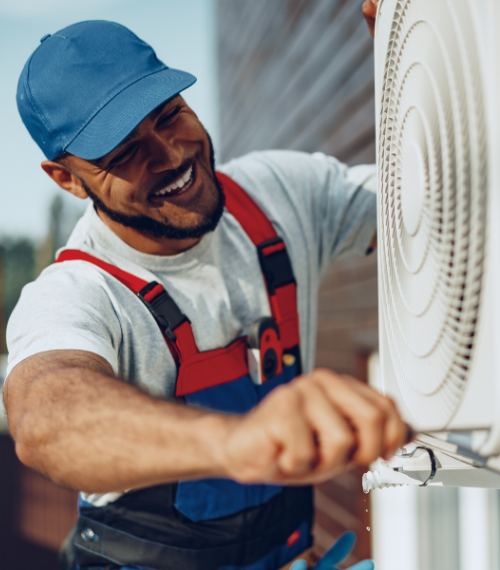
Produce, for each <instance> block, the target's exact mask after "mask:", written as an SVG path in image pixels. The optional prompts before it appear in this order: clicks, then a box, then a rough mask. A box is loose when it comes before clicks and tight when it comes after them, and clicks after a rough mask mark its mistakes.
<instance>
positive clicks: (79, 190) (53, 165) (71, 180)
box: [41, 160, 88, 200]
mask: <svg viewBox="0 0 500 570" xmlns="http://www.w3.org/2000/svg"><path fill="white" fill-rule="evenodd" d="M41 166H42V168H43V170H44V171H45V172H46V173H47V174H48V175H49V176H50V177H51V178H52V180H53V181H54V182H55V183H56V184H57V185H58V186H60V187H61V188H62V189H63V190H66V192H69V193H70V194H73V195H74V196H76V197H77V198H81V199H82V200H85V198H88V194H87V192H85V188H84V187H83V185H82V181H81V180H80V179H79V178H78V176H76V175H75V174H73V172H71V170H70V169H69V168H68V167H67V166H64V164H60V163H58V162H53V161H52V160H44V161H43V162H42V164H41Z"/></svg>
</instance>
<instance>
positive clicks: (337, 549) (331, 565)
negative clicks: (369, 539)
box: [290, 532, 375, 570]
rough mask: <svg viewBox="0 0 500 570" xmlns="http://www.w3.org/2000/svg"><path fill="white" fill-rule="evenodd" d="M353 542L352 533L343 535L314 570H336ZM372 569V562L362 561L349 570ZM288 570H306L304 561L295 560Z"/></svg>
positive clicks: (354, 537)
mask: <svg viewBox="0 0 500 570" xmlns="http://www.w3.org/2000/svg"><path fill="white" fill-rule="evenodd" d="M355 542H356V535H355V534H354V533H353V532H346V533H344V534H343V535H342V536H341V537H340V538H339V539H338V540H337V542H336V543H335V544H334V545H333V546H332V547H331V548H330V550H329V551H328V552H327V553H326V554H325V555H324V556H323V558H322V559H321V560H320V561H319V562H318V563H317V564H316V566H315V567H314V570H336V569H337V565H338V564H340V563H341V562H343V561H344V560H345V559H346V558H347V557H348V556H349V554H350V552H351V550H352V549H353V547H354V543H355ZM374 568H375V564H374V563H373V561H372V560H363V561H362V562H358V564H355V565H354V566H351V568H350V569H349V570H374ZM290 570H307V563H306V561H305V560H297V561H296V562H294V563H293V564H292V567H291V568H290Z"/></svg>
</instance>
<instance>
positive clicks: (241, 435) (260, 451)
mask: <svg viewBox="0 0 500 570" xmlns="http://www.w3.org/2000/svg"><path fill="white" fill-rule="evenodd" d="M4 396H5V400H6V406H7V411H8V417H9V424H10V428H11V432H12V435H13V436H14V439H15V441H16V451H17V454H18V456H19V458H20V459H21V461H22V462H23V463H25V464H26V465H28V466H30V467H32V468H34V469H37V470H38V471H41V472H42V473H44V474H46V475H47V476H48V477H50V478H51V479H52V480H53V481H55V482H56V483H59V484H61V485H65V486H68V487H71V488H74V489H77V490H80V491H84V492H88V493H106V492H112V491H123V490H125V489H134V488H140V487H145V486H150V485H156V484H161V483H167V482H171V481H176V480H179V479H194V478H203V477H230V478H232V479H235V480H238V481H241V482H245V483H256V482H269V483H270V482H276V483H278V482H279V483H287V484H307V483H312V482H317V481H324V480H326V479H329V478H330V477H331V476H332V475H333V474H335V473H336V472H338V471H339V470H341V469H343V468H345V467H347V466H348V465H349V464H351V463H353V462H354V463H357V464H363V465H366V464H368V463H370V462H371V461H373V460H374V459H375V458H376V457H378V456H379V455H389V454H392V453H393V452H394V450H395V449H396V448H397V447H399V446H401V445H402V444H403V443H404V440H405V437H406V426H405V425H404V424H403V422H402V421H401V419H400V418H399V415H398V413H397V412H396V409H395V407H394V405H393V403H392V402H391V401H390V400H389V399H387V398H385V397H383V396H381V395H380V394H378V393H376V392H375V391H373V390H371V389H370V388H368V387H367V386H365V385H363V384H361V383H358V382H357V381H355V380H353V379H350V378H346V377H340V376H338V375H336V374H334V373H333V372H331V371H328V370H316V371H314V372H312V373H311V374H309V375H307V376H302V377H300V378H299V379H296V380H294V381H293V382H291V383H290V384H288V385H286V386H283V387H280V388H277V389H276V390H274V391H273V392H271V394H270V395H269V396H268V397H267V398H265V399H264V401H263V402H261V403H260V404H259V405H258V406H257V407H256V408H255V409H254V410H253V411H252V412H250V413H248V414H245V415H243V416H236V415H224V414H216V413H211V412H208V411H204V410H200V409H196V408H193V407H189V406H185V405H180V404H177V403H173V402H171V401H166V400H158V399H153V398H151V397H150V396H148V395H146V394H144V393H142V392H140V391H139V390H137V389H136V388H134V387H132V386H130V385H128V384H126V383H125V382H123V381H120V380H118V379H116V378H115V377H114V376H113V372H112V369H111V366H110V365H109V364H108V363H107V362H106V361H105V360H104V359H103V358H101V357H100V356H97V355H95V354H92V353H89V352H83V351H74V350H65V351H52V352H45V353H39V354H36V355H34V356H32V357H30V358H27V359H26V360H24V361H23V362H21V363H20V364H18V365H17V366H16V367H15V368H14V369H13V370H12V372H11V374H10V375H9V377H8V381H7V383H6V386H5V389H4Z"/></svg>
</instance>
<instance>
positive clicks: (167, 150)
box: [66, 96, 224, 239]
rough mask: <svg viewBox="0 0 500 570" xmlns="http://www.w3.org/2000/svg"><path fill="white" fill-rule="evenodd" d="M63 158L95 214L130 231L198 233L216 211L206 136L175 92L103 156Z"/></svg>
mask: <svg viewBox="0 0 500 570" xmlns="http://www.w3.org/2000/svg"><path fill="white" fill-rule="evenodd" d="M66 160H67V165H68V167H69V168H70V169H71V170H72V171H73V172H74V173H75V174H76V175H77V176H78V177H79V178H80V180H81V182H82V184H83V186H84V188H85V190H86V192H87V194H88V195H89V196H90V197H91V198H92V200H93V201H94V204H95V206H96V208H97V209H98V210H99V211H100V212H101V214H104V215H105V216H107V217H108V218H109V219H110V220H112V221H113V222H117V223H118V224H121V225H122V226H125V227H127V228H131V229H132V230H136V231H139V232H141V233H148V234H150V235H152V236H154V237H157V238H168V239H189V238H199V237H201V236H202V235H203V234H205V233H206V232H207V231H211V230H213V229H214V228H215V226H216V225H217V223H218V221H219V219H220V217H221V215H222V210H223V205H224V200H223V194H222V192H221V189H220V187H219V185H218V182H217V179H216V177H215V174H214V164H213V162H214V161H213V148H212V144H211V141H210V138H209V136H208V134H207V133H206V131H205V129H204V128H203V125H202V124H201V123H200V121H199V120H198V117H197V116H196V114H195V113H194V112H193V111H192V109H191V108H190V107H188V105H187V104H186V103H185V101H184V100H183V99H182V97H181V96H177V97H175V98H174V99H172V100H170V101H167V102H166V103H165V104H164V105H161V106H160V107H158V108H157V109H156V110H155V111H153V112H152V113H151V114H150V115H148V117H146V119H144V121H143V122H142V123H141V124H140V125H139V126H138V127H137V128H136V129H135V130H134V131H133V133H132V134H131V135H130V136H129V137H128V138H127V139H126V141H125V142H123V143H122V144H121V145H120V146H119V147H118V148H116V149H115V150H114V151H112V152H111V153H109V154H108V155H106V156H105V157H103V158H101V159H99V160H94V161H86V160H83V159H80V158H78V157H75V156H70V157H69V158H68V159H66Z"/></svg>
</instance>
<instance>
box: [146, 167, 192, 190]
mask: <svg viewBox="0 0 500 570" xmlns="http://www.w3.org/2000/svg"><path fill="white" fill-rule="evenodd" d="M192 174H193V167H192V166H190V167H189V169H188V171H187V172H186V174H184V176H182V178H179V179H178V180H176V181H175V182H172V184H170V185H168V186H167V187H166V188H163V190H160V191H159V192H156V194H155V196H164V195H165V194H166V193H167V192H168V193H170V192H172V190H176V189H177V188H183V187H184V186H185V185H186V183H187V182H188V181H189V180H191V176H192Z"/></svg>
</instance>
